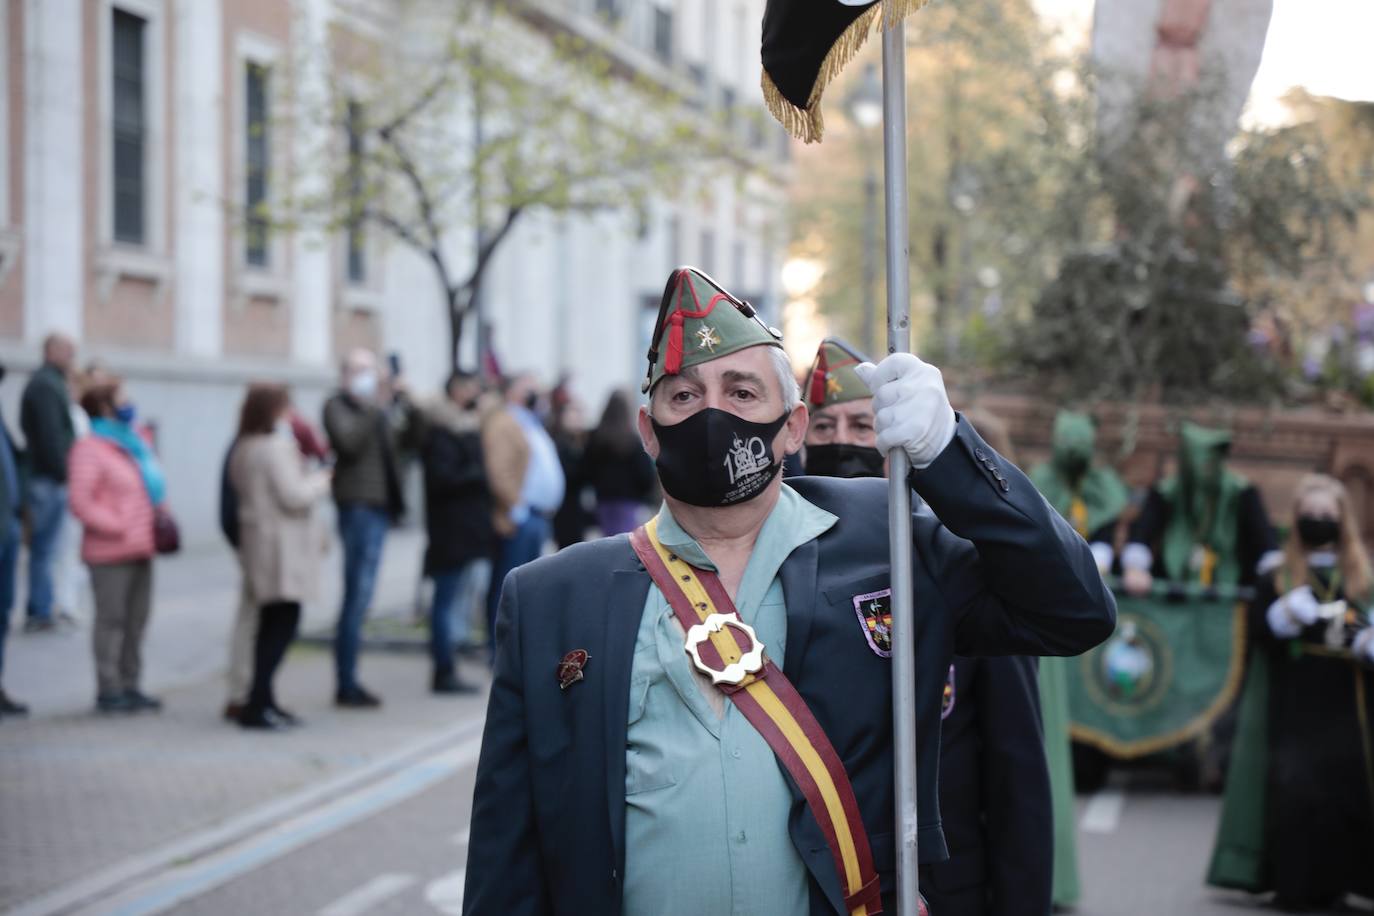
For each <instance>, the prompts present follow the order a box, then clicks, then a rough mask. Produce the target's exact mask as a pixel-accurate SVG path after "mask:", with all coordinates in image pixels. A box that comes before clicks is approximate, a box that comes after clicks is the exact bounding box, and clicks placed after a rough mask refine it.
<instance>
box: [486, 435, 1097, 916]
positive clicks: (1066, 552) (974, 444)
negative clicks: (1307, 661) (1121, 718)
mask: <svg viewBox="0 0 1374 916" xmlns="http://www.w3.org/2000/svg"><path fill="white" fill-rule="evenodd" d="M911 484H912V486H913V487H914V488H915V490H916V491H917V493H919V494H920V495H921V496H922V497H924V499H925V501H926V502H927V503H929V506H930V509H931V510H933V512H934V513H935V514H934V515H933V514H931V512H929V511H926V510H919V511H917V512H916V513H914V514H913V519H912V529H913V531H912V534H913V547H914V551H913V552H914V554H915V563H914V576H915V589H914V590H915V595H914V598H915V608H916V633H915V639H916V652H917V660H916V703H917V709H916V727H917V735H918V736H919V740H920V747H919V749H918V758H919V763H918V766H919V777H918V779H919V785H918V787H917V789H918V799H919V802H918V803H919V806H920V829H919V831H918V841H919V843H920V847H921V848H920V852H921V858H922V859H924V860H926V861H938V860H940V859H943V858H944V857H945V854H946V853H945V844H944V840H943V837H942V836H941V833H940V816H939V810H938V806H937V803H936V783H937V778H938V758H939V727H940V696H941V693H942V690H943V687H944V681H945V675H946V672H947V671H948V668H949V663H950V659H951V657H952V656H953V655H954V654H955V652H956V651H958V652H959V654H962V655H976V654H991V655H996V654H1023V655H1039V654H1045V655H1072V654H1076V653H1080V652H1083V651H1085V650H1087V649H1088V648H1090V647H1092V646H1094V645H1096V644H1097V643H1099V642H1101V641H1102V640H1104V639H1106V638H1107V637H1108V636H1109V635H1110V634H1111V633H1112V631H1113V629H1114V628H1115V625H1116V605H1115V603H1114V602H1113V600H1112V596H1111V593H1110V592H1109V591H1108V590H1107V589H1106V587H1104V586H1103V584H1102V578H1101V576H1100V575H1099V574H1098V572H1097V566H1096V563H1095V562H1094V560H1093V556H1092V553H1091V552H1090V551H1089V550H1088V546H1087V544H1085V543H1084V542H1083V539H1082V538H1080V537H1079V536H1078V535H1077V534H1076V533H1075V532H1074V531H1073V529H1072V528H1071V527H1069V525H1068V524H1067V523H1066V522H1064V521H1063V520H1062V519H1061V518H1060V517H1059V515H1058V513H1056V512H1055V511H1054V510H1053V509H1051V508H1050V507H1049V505H1048V504H1047V503H1046V502H1045V500H1044V499H1043V498H1042V497H1041V496H1040V494H1039V493H1038V492H1036V490H1035V488H1034V487H1033V486H1031V483H1030V481H1029V480H1027V479H1026V477H1025V476H1024V475H1023V474H1022V473H1021V472H1020V471H1018V470H1016V468H1014V467H1013V466H1012V465H1011V463H1010V462H1007V461H1006V460H1004V459H1003V458H1001V456H999V455H997V453H996V452H994V451H993V450H992V448H991V447H990V446H989V445H988V444H987V443H985V442H984V441H983V440H982V439H981V438H979V436H978V434H977V433H976V432H974V430H973V428H972V427H971V426H969V425H968V424H967V423H966V422H963V421H962V420H961V421H960V422H959V424H958V428H957V432H956V435H955V439H954V441H953V442H952V443H951V444H950V446H949V447H948V448H946V449H945V451H944V452H943V453H942V454H941V455H940V457H938V458H937V459H936V460H935V462H934V463H933V464H932V465H931V466H930V467H929V468H927V469H926V470H924V471H920V472H917V473H914V474H912V477H911ZM790 485H791V486H792V487H793V488H794V489H796V491H797V492H798V493H799V494H800V495H801V496H803V497H804V498H805V499H807V500H809V501H810V502H812V503H813V504H815V505H816V506H818V507H820V508H822V509H825V510H827V511H829V512H832V513H834V514H835V515H836V516H838V517H839V521H838V522H837V523H836V524H835V525H834V527H832V528H831V529H830V530H829V531H827V532H826V533H825V534H823V535H821V536H820V537H818V538H816V539H815V540H813V541H810V542H808V543H806V544H803V545H802V546H801V547H798V548H797V549H796V550H795V551H793V553H792V555H791V556H790V557H788V559H787V561H786V562H785V563H784V564H783V566H782V569H781V571H780V573H779V578H780V579H781V582H782V588H783V595H784V599H785V601H786V605H787V656H786V659H785V666H784V673H785V674H786V675H787V677H788V679H789V680H790V681H791V682H792V683H793V685H794V686H795V687H796V688H797V690H798V692H799V693H800V694H801V695H802V698H803V699H804V700H805V701H806V703H807V705H808V706H809V707H810V709H811V711H812V713H813V714H814V715H815V717H816V719H817V720H818V721H819V722H820V725H821V727H822V728H824V729H825V732H826V735H827V736H828V737H829V738H830V741H831V743H832V744H833V745H834V747H835V750H836V752H837V753H838V754H839V756H840V759H841V760H842V761H843V762H844V766H845V770H846V771H847V772H848V774H849V778H850V782H851V783H852V785H853V787H854V792H855V796H856V798H857V799H858V803H859V809H860V811H861V813H862V816H863V820H864V824H865V826H866V828H867V831H868V835H869V842H870V845H871V846H872V849H873V857H874V860H875V864H876V866H877V869H878V871H879V873H880V875H881V878H882V888H883V895H884V908H885V909H889V908H890V900H891V896H890V895H891V894H892V893H893V891H894V883H895V874H894V860H895V853H896V840H895V838H894V835H893V830H894V821H893V756H892V678H891V667H890V666H891V661H890V660H889V659H885V658H881V657H879V656H878V655H877V654H876V653H874V652H873V651H872V650H871V649H870V648H869V646H868V643H867V641H866V640H865V638H864V635H863V633H862V632H861V630H860V621H859V619H858V617H857V615H856V614H855V613H854V607H853V604H852V598H853V596H855V595H860V594H864V593H867V592H872V591H876V590H878V589H881V588H885V587H887V585H888V583H889V581H890V575H889V568H888V528H887V484H886V482H885V481H882V480H876V479H863V480H834V479H829V478H819V477H807V478H798V479H796V480H794V481H791V482H790ZM936 515H938V516H939V518H938V519H937V518H936ZM941 521H943V524H941ZM649 587H650V579H649V575H648V573H646V572H645V571H644V568H643V567H642V566H641V565H640V563H639V561H638V559H637V557H636V556H635V554H634V551H633V550H632V549H631V547H630V544H629V539H628V538H627V537H626V536H623V535H622V536H619V537H614V538H606V539H603V540H599V541H592V542H589V543H586V544H578V545H575V546H573V547H570V548H568V549H566V550H564V551H562V552H561V553H559V554H557V555H555V556H553V557H548V558H545V559H541V560H536V561H535V562H533V563H529V564H527V565H525V566H522V567H519V568H517V569H516V570H514V571H512V572H511V574H510V575H508V576H507V577H506V580H505V584H504V586H503V589H502V594H501V610H500V614H499V617H498V621H497V626H496V637H497V649H496V661H495V668H494V672H493V681H492V687H491V696H490V699H489V704H488V708H487V720H486V730H485V733H484V735H483V739H482V754H481V759H480V761H479V762H478V767H477V783H476V787H475V791H474V800H473V813H472V830H471V839H470V844H469V847H468V863H467V890H466V892H465V896H464V900H463V912H464V913H468V914H480V916H486V914H501V916H518V914H554V913H559V914H569V916H571V914H578V916H585V914H597V916H616V914H619V913H620V912H621V894H622V889H621V883H620V876H621V874H622V871H623V869H624V861H625V845H624V844H625V738H626V718H627V715H628V711H629V693H630V667H631V661H632V654H633V651H634V641H635V634H636V632H637V631H638V629H639V623H640V618H641V617H642V614H643V610H644V602H645V599H646V596H647V595H648V592H649ZM573 649H585V650H586V651H587V652H588V653H589V654H590V661H588V663H587V665H586V668H585V671H584V674H585V680H584V681H581V682H579V683H576V684H573V685H572V686H570V687H569V688H567V689H566V690H562V689H560V688H559V683H558V678H557V675H556V669H557V667H558V663H559V660H560V659H561V658H562V657H563V656H564V654H566V653H567V652H569V651H571V650H573ZM784 773H785V771H784ZM789 785H792V792H793V803H792V809H791V811H790V812H789V814H788V826H789V832H790V833H791V836H792V841H793V843H794V844H795V846H796V848H797V851H798V853H799V855H800V856H801V858H802V860H803V861H804V863H805V865H806V867H807V869H808V871H809V873H810V876H811V913H812V914H816V916H819V914H831V913H841V912H843V900H842V896H841V890H840V882H839V877H838V875H837V874H836V872H835V866H834V863H833V860H832V859H831V856H830V852H829V851H828V849H827V848H826V845H825V840H824V838H823V836H822V833H821V830H820V828H819V826H818V825H817V823H816V821H815V818H814V817H812V815H811V813H810V812H809V811H808V810H807V808H806V804H805V801H804V800H803V798H802V796H801V794H800V792H798V791H797V788H796V786H795V784H792V783H791V782H790V780H789ZM708 841H711V840H708Z"/></svg>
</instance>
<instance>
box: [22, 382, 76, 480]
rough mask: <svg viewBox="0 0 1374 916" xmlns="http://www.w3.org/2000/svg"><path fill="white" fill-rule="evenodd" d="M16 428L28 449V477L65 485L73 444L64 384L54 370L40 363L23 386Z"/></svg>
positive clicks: (73, 432) (69, 406) (74, 434)
mask: <svg viewBox="0 0 1374 916" xmlns="http://www.w3.org/2000/svg"><path fill="white" fill-rule="evenodd" d="M19 428H20V430H22V431H23V433H24V441H25V442H26V443H27V447H28V455H29V473H30V474H32V475H33V476H35V477H45V478H47V479H48V480H55V481H57V482H58V483H66V482H67V453H68V452H69V451H71V448H72V442H74V441H75V440H76V431H75V430H74V429H72V414H71V398H70V396H69V395H68V394H67V380H66V378H65V377H64V376H63V375H62V372H61V370H59V369H58V368H57V367H56V366H53V365H50V364H48V363H44V364H43V366H42V367H41V368H40V369H39V370H38V371H37V372H35V373H34V374H33V375H32V376H31V377H30V378H29V383H28V384H27V385H25V386H24V396H23V399H22V400H21V401H20V405H19Z"/></svg>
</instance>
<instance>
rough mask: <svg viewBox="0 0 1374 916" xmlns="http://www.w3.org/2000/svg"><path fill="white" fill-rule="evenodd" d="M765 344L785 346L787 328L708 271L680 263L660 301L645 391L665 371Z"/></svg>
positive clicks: (694, 364) (672, 370) (673, 372)
mask: <svg viewBox="0 0 1374 916" xmlns="http://www.w3.org/2000/svg"><path fill="white" fill-rule="evenodd" d="M760 345H763V346H771V347H779V348H780V347H782V332H780V331H778V330H777V329H775V328H770V327H769V326H768V325H766V324H764V323H763V320H762V319H760V318H759V316H758V313H757V312H756V311H755V310H754V307H753V306H752V305H750V304H749V303H748V302H745V301H744V300H743V299H741V298H739V297H738V296H735V295H732V294H731V293H729V292H727V291H726V289H725V287H723V286H721V285H720V284H719V283H717V282H716V281H715V280H712V279H711V278H710V277H708V276H707V275H706V274H705V273H703V272H702V271H700V270H698V269H697V268H695V267H679V268H678V269H677V270H675V271H673V273H672V275H671V276H670V277H668V285H667V286H665V287H664V289H663V300H662V301H661V302H660V303H659V305H658V320H657V321H656V322H655V323H654V337H653V343H651V344H650V345H649V375H648V377H647V378H646V379H645V380H644V391H649V390H650V389H651V388H653V387H654V386H655V385H657V384H658V383H659V380H660V379H662V378H663V377H664V376H665V375H677V374H678V373H679V372H681V371H682V370H683V369H686V368H687V367H689V366H696V365H699V364H701V363H707V362H710V361H711V360H713V359H718V358H720V357H722V356H727V355H729V354H731V353H735V352H737V351H739V350H743V349H745V348H746V347H757V346H760Z"/></svg>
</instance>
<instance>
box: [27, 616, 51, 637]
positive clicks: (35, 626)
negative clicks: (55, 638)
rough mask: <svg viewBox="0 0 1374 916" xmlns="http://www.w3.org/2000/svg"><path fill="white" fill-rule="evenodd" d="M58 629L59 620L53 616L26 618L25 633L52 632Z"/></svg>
mask: <svg viewBox="0 0 1374 916" xmlns="http://www.w3.org/2000/svg"><path fill="white" fill-rule="evenodd" d="M56 629H57V622H56V621H55V620H53V619H52V618H51V617H28V618H26V619H25V620H24V632H25V633H51V632H53V631H54V630H56Z"/></svg>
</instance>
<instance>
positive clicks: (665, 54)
mask: <svg viewBox="0 0 1374 916" xmlns="http://www.w3.org/2000/svg"><path fill="white" fill-rule="evenodd" d="M654 54H656V55H658V59H659V60H661V61H663V62H664V63H665V64H671V63H672V62H673V11H672V10H670V9H664V8H663V7H661V6H655V7H654Z"/></svg>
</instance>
